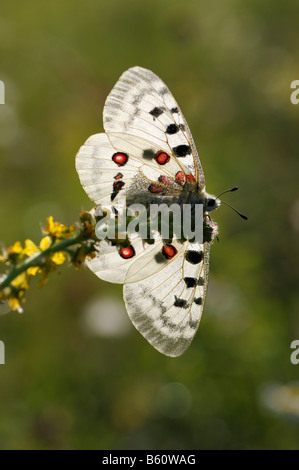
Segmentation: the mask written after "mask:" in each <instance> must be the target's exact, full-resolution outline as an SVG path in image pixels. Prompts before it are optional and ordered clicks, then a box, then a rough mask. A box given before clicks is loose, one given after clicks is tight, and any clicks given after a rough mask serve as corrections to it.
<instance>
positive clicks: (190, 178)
mask: <svg viewBox="0 0 299 470" xmlns="http://www.w3.org/2000/svg"><path fill="white" fill-rule="evenodd" d="M187 180H189V181H191V182H192V183H195V182H196V179H195V177H194V176H193V175H192V174H191V173H190V175H187Z"/></svg>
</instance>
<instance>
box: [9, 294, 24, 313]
mask: <svg viewBox="0 0 299 470" xmlns="http://www.w3.org/2000/svg"><path fill="white" fill-rule="evenodd" d="M8 304H9V306H10V308H11V309H12V310H17V311H18V312H19V313H22V312H23V309H22V307H21V304H20V301H19V299H17V298H16V297H11V298H10V299H8Z"/></svg>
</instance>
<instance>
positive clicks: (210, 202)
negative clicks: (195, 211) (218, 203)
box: [208, 199, 215, 207]
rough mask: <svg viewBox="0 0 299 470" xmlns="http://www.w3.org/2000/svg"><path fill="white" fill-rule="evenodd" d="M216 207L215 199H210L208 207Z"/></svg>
mask: <svg viewBox="0 0 299 470" xmlns="http://www.w3.org/2000/svg"><path fill="white" fill-rule="evenodd" d="M214 205H215V199H208V206H209V207H213V206H214Z"/></svg>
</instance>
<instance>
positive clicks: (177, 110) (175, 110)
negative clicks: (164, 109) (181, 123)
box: [170, 108, 179, 114]
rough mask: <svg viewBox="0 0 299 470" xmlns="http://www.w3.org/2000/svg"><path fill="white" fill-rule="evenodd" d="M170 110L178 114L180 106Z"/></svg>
mask: <svg viewBox="0 0 299 470" xmlns="http://www.w3.org/2000/svg"><path fill="white" fill-rule="evenodd" d="M170 111H171V112H172V114H176V113H178V112H179V108H171V110H170Z"/></svg>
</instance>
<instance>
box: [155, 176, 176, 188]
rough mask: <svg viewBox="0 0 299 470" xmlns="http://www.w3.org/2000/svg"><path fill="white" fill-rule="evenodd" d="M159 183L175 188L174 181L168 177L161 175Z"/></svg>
mask: <svg viewBox="0 0 299 470" xmlns="http://www.w3.org/2000/svg"><path fill="white" fill-rule="evenodd" d="M158 181H159V183H162V184H165V185H170V186H171V185H172V186H173V179H172V178H169V177H168V176H164V175H161V176H159V178H158Z"/></svg>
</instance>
